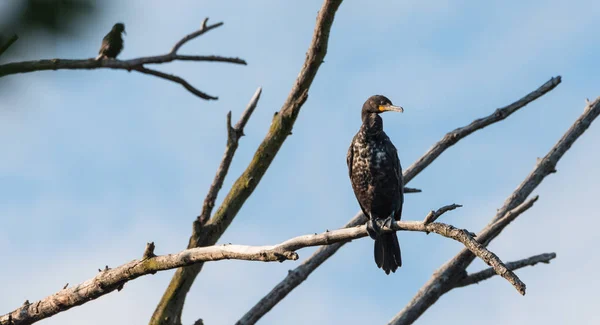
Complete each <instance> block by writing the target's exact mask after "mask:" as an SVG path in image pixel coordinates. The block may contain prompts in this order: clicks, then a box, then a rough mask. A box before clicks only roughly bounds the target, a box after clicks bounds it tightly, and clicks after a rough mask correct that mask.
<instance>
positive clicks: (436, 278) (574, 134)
mask: <svg viewBox="0 0 600 325" xmlns="http://www.w3.org/2000/svg"><path fill="white" fill-rule="evenodd" d="M598 115H600V97H598V98H597V99H596V100H595V101H593V102H590V103H587V105H586V107H585V109H584V112H583V114H582V115H581V116H580V117H579V118H578V119H577V120H576V121H575V123H573V125H571V127H570V128H569V129H568V130H567V132H566V133H565V134H564V135H563V136H562V138H561V139H560V140H559V141H558V142H557V143H556V144H555V145H554V147H552V149H550V151H549V152H548V154H547V155H546V156H545V157H544V158H542V159H540V160H538V162H537V163H536V165H535V168H534V169H533V171H532V172H531V173H530V174H529V175H528V176H527V177H526V178H525V181H523V182H522V183H521V185H519V186H518V187H517V189H516V190H515V191H514V192H513V193H512V194H511V195H510V196H509V197H508V199H507V200H506V201H505V203H504V205H503V207H502V208H501V209H500V210H499V211H498V213H497V214H496V216H494V217H493V218H492V220H491V222H490V224H489V225H488V226H487V227H486V228H484V230H483V231H482V232H481V233H488V234H489V235H488V236H481V238H479V237H480V236H478V239H479V240H482V241H484V242H486V243H489V242H491V241H492V240H493V239H494V238H495V237H496V236H497V235H498V234H499V233H500V232H499V231H498V230H501V229H502V228H503V227H501V228H500V229H496V230H495V231H491V230H490V228H492V227H494V225H496V226H498V225H499V224H498V223H496V222H497V221H499V220H501V218H503V217H504V215H506V214H507V211H508V209H507V207H513V209H512V211H515V210H516V209H518V208H519V206H522V205H523V204H524V203H523V202H524V201H525V199H527V196H529V194H531V192H533V190H534V189H535V188H536V187H537V186H538V185H539V184H540V183H541V182H542V180H543V179H544V178H545V177H546V176H548V175H550V174H552V173H554V172H556V169H555V167H556V164H557V163H558V161H559V160H560V158H561V157H562V156H563V155H564V154H565V152H566V151H567V150H569V148H571V146H572V145H573V143H575V141H576V140H577V139H578V138H579V137H580V136H581V135H582V134H583V133H584V132H585V131H586V130H587V129H588V128H589V126H590V124H591V123H592V122H593V121H594V120H595V119H596V117H598ZM525 204H526V203H525ZM515 206H516V207H517V208H514V207H515ZM502 211H504V212H503V213H502V215H500V212H502ZM499 215H500V217H498V216H499ZM507 224H508V222H507V223H506V224H504V227H505V226H506V225H507ZM500 225H502V223H501V224H500ZM473 259H474V257H473V255H472V254H471V252H469V251H467V250H464V249H463V250H461V252H460V253H458V254H457V255H456V256H454V257H453V258H452V259H451V260H450V261H448V262H446V263H445V264H444V265H442V266H441V267H440V268H439V269H438V270H437V271H436V272H435V273H434V274H433V275H432V277H431V278H430V279H429V280H428V281H427V283H425V285H423V287H421V289H419V291H418V292H417V294H416V295H415V296H414V297H413V299H412V300H411V301H410V302H409V303H408V304H407V305H406V306H405V307H404V308H403V309H402V310H401V311H400V312H399V313H398V314H397V315H396V316H395V317H394V318H393V319H392V320H391V321H390V324H394V325H404V324H412V323H414V322H415V321H416V320H417V319H418V318H419V317H420V316H421V315H422V314H423V313H424V312H425V311H426V310H427V309H428V308H429V307H430V306H431V305H433V304H434V303H435V302H436V301H437V300H438V299H439V298H440V297H441V296H442V295H443V294H444V293H446V292H447V291H449V290H450V289H451V288H452V287H453V286H454V284H455V283H456V281H457V279H459V275H460V274H461V273H464V272H465V269H466V268H467V267H468V266H469V265H470V264H471V262H472V261H473Z"/></svg>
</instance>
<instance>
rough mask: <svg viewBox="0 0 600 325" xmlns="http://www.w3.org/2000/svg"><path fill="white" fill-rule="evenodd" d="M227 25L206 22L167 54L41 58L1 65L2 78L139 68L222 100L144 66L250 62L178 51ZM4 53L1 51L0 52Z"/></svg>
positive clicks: (205, 97) (176, 78) (200, 95)
mask: <svg viewBox="0 0 600 325" xmlns="http://www.w3.org/2000/svg"><path fill="white" fill-rule="evenodd" d="M221 25H223V23H217V24H213V25H210V26H206V24H203V27H202V29H200V30H198V31H196V32H194V33H192V34H189V35H187V36H185V37H184V38H183V39H181V40H180V41H179V42H177V44H176V45H175V46H174V47H173V49H171V51H170V52H169V53H167V54H164V55H157V56H148V57H140V58H136V59H130V60H116V59H105V60H95V59H94V58H90V59H84V60H64V59H52V60H37V61H23V62H13V63H7V64H2V65H0V77H4V76H7V75H11V74H17V73H27V72H34V71H44V70H64V69H66V70H93V69H116V70H127V71H131V70H135V71H138V72H141V73H145V74H149V75H153V76H156V77H159V78H162V79H166V80H170V81H173V82H176V83H178V84H181V85H182V86H183V87H185V89H187V90H188V91H190V92H191V93H193V94H194V95H196V96H198V97H200V98H202V99H206V100H211V99H213V100H214V99H218V98H217V97H214V96H210V95H207V94H205V93H204V92H201V91H200V90H198V89H196V88H194V87H192V86H191V85H190V84H189V83H188V82H187V81H185V80H184V79H182V78H181V77H178V76H174V75H171V74H167V73H164V72H160V71H156V70H153V69H148V68H146V67H144V65H145V64H162V63H169V62H173V61H197V62H203V61H204V62H227V63H233V64H243V65H245V64H246V61H244V60H242V59H240V58H231V57H222V56H216V55H179V54H177V50H179V48H180V47H181V46H182V45H184V44H185V43H186V42H188V41H190V40H192V39H194V38H196V37H198V36H200V35H202V34H204V33H206V32H208V31H210V30H212V29H214V28H217V27H219V26H221ZM0 54H1V52H0Z"/></svg>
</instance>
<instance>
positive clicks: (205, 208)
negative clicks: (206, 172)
mask: <svg viewBox="0 0 600 325" xmlns="http://www.w3.org/2000/svg"><path fill="white" fill-rule="evenodd" d="M261 92H262V88H260V87H259V88H258V89H257V90H256V92H255V93H254V95H253V96H252V98H251V99H250V102H249V103H248V106H247V107H246V109H245V110H244V112H243V113H242V116H241V117H240V120H239V121H238V123H237V124H236V125H235V127H232V126H231V111H230V112H229V113H227V146H226V148H225V153H224V154H223V159H222V160H221V164H220V165H219V169H217V174H216V175H215V178H214V180H213V182H212V184H211V186H210V189H209V190H208V194H207V195H206V198H205V199H204V204H203V205H202V212H201V213H200V216H199V217H198V221H199V222H200V223H201V224H202V225H204V224H205V223H206V221H208V219H209V218H210V214H211V212H212V209H213V207H214V206H215V200H216V199H217V195H218V194H219V191H220V190H221V187H222V186H223V181H225V176H226V175H227V172H228V171H229V166H230V165H231V162H232V161H233V155H234V154H235V151H236V150H237V148H238V142H239V139H240V138H241V137H242V136H243V135H244V127H245V126H246V123H248V119H250V116H251V115H252V113H253V112H254V109H255V108H256V105H257V104H258V100H259V99H260V94H261ZM194 229H195V228H194Z"/></svg>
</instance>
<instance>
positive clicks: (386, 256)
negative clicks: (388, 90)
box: [346, 97, 404, 274]
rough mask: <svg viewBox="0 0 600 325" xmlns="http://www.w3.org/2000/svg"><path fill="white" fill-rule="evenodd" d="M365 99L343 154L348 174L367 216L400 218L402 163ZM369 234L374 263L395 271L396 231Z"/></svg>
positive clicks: (397, 264) (375, 219) (397, 263)
mask: <svg viewBox="0 0 600 325" xmlns="http://www.w3.org/2000/svg"><path fill="white" fill-rule="evenodd" d="M372 98H373V97H372ZM386 100H387V98H386ZM369 101H371V98H370V99H369V100H368V101H367V102H366V103H365V106H363V112H362V117H363V124H362V126H361V128H360V130H359V131H358V133H357V134H356V135H355V136H354V138H353V139H352V143H351V144H350V148H349V149H348V154H347V155H346V163H347V165H348V175H349V177H350V180H351V183H352V189H353V190H354V194H355V196H356V199H357V201H358V203H359V205H360V208H361V210H362V211H363V213H364V214H365V216H366V217H367V218H369V219H371V220H372V221H373V222H382V221H383V220H386V219H388V218H389V219H390V220H400V218H401V216H402V205H403V203H404V193H403V189H404V181H403V178H402V166H401V165H400V159H398V153H397V151H396V147H395V146H394V144H393V143H392V142H391V141H390V139H389V137H388V136H387V135H386V134H385V132H384V131H383V121H382V119H381V117H380V116H379V113H380V111H379V110H377V109H372V107H370V106H368V104H369ZM387 101H388V102H389V100H387ZM389 104H391V103H389ZM373 231H375V230H373ZM370 233H371V230H370ZM373 236H374V239H375V247H374V257H375V263H376V264H377V266H378V267H380V268H382V269H383V270H384V271H385V272H386V274H389V272H395V271H396V269H398V267H400V266H401V265H402V258H401V254H400V245H399V243H398V237H397V235H396V233H377V231H375V234H374V235H373Z"/></svg>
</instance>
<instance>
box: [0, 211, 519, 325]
mask: <svg viewBox="0 0 600 325" xmlns="http://www.w3.org/2000/svg"><path fill="white" fill-rule="evenodd" d="M440 210H442V209H440ZM445 211H449V209H446V210H445ZM383 230H384V231H401V230H403V231H418V232H426V233H429V232H433V233H436V234H439V235H441V236H444V237H447V238H451V239H454V240H456V241H459V242H461V243H463V245H465V247H467V248H468V249H469V250H471V251H472V252H473V253H474V254H476V255H477V256H478V257H480V258H481V259H482V260H483V261H484V262H486V263H487V264H488V265H490V266H492V267H493V269H494V270H495V272H496V273H497V274H499V275H501V276H502V277H504V278H506V279H507V280H508V281H509V282H510V283H511V284H513V286H515V288H517V290H518V291H519V292H521V294H524V292H525V284H523V283H522V282H521V281H520V280H519V278H518V277H517V276H516V275H515V274H514V273H513V272H512V271H510V270H509V269H507V268H506V266H505V265H504V264H503V263H502V261H501V260H500V259H499V258H498V257H497V256H496V255H495V254H494V253H492V252H490V251H488V250H487V249H486V248H485V247H484V246H483V245H481V244H479V243H478V242H477V241H476V240H475V239H474V238H473V237H472V235H471V234H470V233H469V232H468V231H466V230H464V229H457V228H455V227H453V226H451V225H447V224H444V223H438V222H434V223H430V224H425V223H424V222H422V221H398V222H396V223H394V224H392V228H384V229H383ZM367 236H368V233H367V228H366V226H365V225H362V226H357V227H351V228H343V229H339V230H334V231H326V232H324V233H321V234H315V235H305V236H298V237H295V238H292V239H289V240H286V241H285V242H283V243H281V244H278V245H274V246H242V245H219V246H208V247H198V248H190V249H187V250H184V251H182V252H179V253H177V254H169V255H162V256H156V255H154V243H148V244H146V249H145V250H144V255H143V258H142V259H141V260H134V261H132V262H129V263H127V264H124V265H121V266H118V267H116V268H113V269H109V268H106V269H105V270H104V271H102V272H100V273H99V274H98V275H96V276H95V277H94V278H92V279H90V280H88V281H85V282H83V283H81V284H79V285H76V286H73V287H71V288H68V289H67V288H63V290H61V291H59V292H57V293H56V294H54V295H52V296H49V297H47V298H44V299H42V300H40V301H38V302H36V303H34V304H29V303H27V304H24V305H23V306H21V307H20V308H18V309H16V310H15V311H13V312H11V313H9V314H6V315H3V316H1V317H0V324H1V325H5V324H11V325H21V324H32V323H34V322H36V321H39V320H41V319H44V318H48V317H50V316H53V315H55V314H57V313H60V312H62V311H65V310H68V309H70V308H72V307H75V306H79V305H82V304H84V303H86V302H87V301H90V300H93V299H96V298H98V297H100V296H102V295H105V294H108V293H110V292H112V291H114V290H115V289H116V290H120V289H122V288H123V286H124V284H125V283H127V282H128V281H131V280H133V279H136V278H138V277H140V276H144V275H148V274H154V273H156V272H158V271H164V270H169V269H173V268H177V267H182V266H186V265H192V264H196V263H200V262H206V261H218V260H224V259H237V260H247V261H261V262H274V261H279V262H282V261H285V260H297V259H298V254H297V253H296V251H297V250H299V249H302V248H306V247H312V246H321V245H330V244H334V243H338V242H348V241H351V240H354V239H358V238H363V237H367ZM33 305H35V307H32V306H33ZM9 319H10V320H11V321H12V323H9V322H8V321H9Z"/></svg>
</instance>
